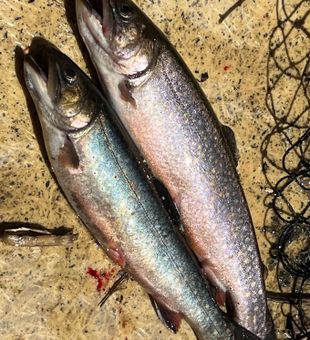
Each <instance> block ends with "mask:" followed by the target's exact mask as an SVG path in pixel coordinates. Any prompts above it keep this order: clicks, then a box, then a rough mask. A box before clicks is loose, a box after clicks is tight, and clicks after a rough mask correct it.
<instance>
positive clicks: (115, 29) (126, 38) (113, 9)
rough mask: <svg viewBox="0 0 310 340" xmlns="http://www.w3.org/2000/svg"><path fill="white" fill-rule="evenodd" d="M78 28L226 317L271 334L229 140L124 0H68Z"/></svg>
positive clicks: (180, 66)
mask: <svg viewBox="0 0 310 340" xmlns="http://www.w3.org/2000/svg"><path fill="white" fill-rule="evenodd" d="M76 12H77V20H78V27H79V31H80V34H81V36H82V38H83V40H84V42H85V44H86V46H87V48H88V51H89V53H90V56H91V58H92V60H93V63H94V65H95V67H96V69H97V73H98V75H99V78H100V80H101V82H102V84H103V86H104V87H106V88H107V89H108V92H109V94H108V95H109V100H110V101H111V103H112V104H113V106H114V108H115V111H116V113H117V115H118V117H119V120H120V121H121V124H122V125H123V126H124V127H125V129H126V130H127V132H128V133H129V134H130V137H131V139H132V140H133V141H134V143H135V144H136V146H137V147H138V149H139V151H140V152H141V154H142V155H143V156H144V158H145V160H146V162H147V164H148V166H149V168H150V169H151V171H152V172H153V174H154V175H155V177H156V178H157V179H158V180H159V181H160V182H162V184H163V185H164V186H165V187H166V189H167V190H168V191H169V193H170V196H171V198H172V200H173V201H174V202H175V204H176V206H177V209H178V211H179V214H180V217H181V222H182V225H183V228H184V234H185V237H186V240H187V242H188V244H189V246H190V247H191V249H192V250H193V251H194V253H195V254H196V256H197V258H198V260H199V261H200V264H201V266H202V270H203V272H204V274H205V276H206V277H207V278H208V280H209V281H210V282H211V283H212V285H213V286H214V287H215V288H216V294H215V296H216V297H217V300H218V301H220V300H225V301H226V308H227V310H229V311H230V312H231V314H232V315H233V317H234V319H235V320H236V321H237V322H238V323H240V324H241V325H243V326H244V327H245V328H247V329H249V330H250V331H251V332H253V333H255V334H256V335H258V336H259V337H261V338H266V339H269V338H271V339H272V338H274V333H273V325H272V321H271V319H270V315H269V312H268V307H267V303H266V296H265V288H264V281H263V275H262V266H261V260H260V256H259V251H258V246H257V242H256V238H255V234H254V230H253V225H252V221H251V216H250V213H249V210H248V206H247V203H246V200H245V197H244V194H243V191H242V188H241V186H240V183H239V178H238V175H237V172H236V169H235V161H234V155H233V153H234V151H233V150H232V149H233V147H232V146H233V145H234V144H235V143H234V138H233V134H232V131H231V130H229V128H227V127H224V126H222V125H221V124H220V123H219V121H218V119H217V117H216V115H215V114H214V112H213V110H212V108H211V106H210V104H209V103H208V101H207V99H206V97H205V95H204V94H203V92H202V90H201V89H200V88H199V86H198V85H197V84H196V81H195V79H194V77H193V76H192V74H191V73H190V71H189V70H188V68H187V67H186V65H185V64H184V62H183V61H182V60H181V58H180V56H179V55H178V54H177V52H176V51H175V50H174V48H173V47H172V46H171V44H170V43H169V42H168V41H167V39H166V38H165V37H164V36H163V34H162V33H161V32H160V31H159V29H158V28H157V27H156V26H155V25H154V24H153V23H152V22H151V21H150V19H148V18H147V17H146V16H145V14H144V13H142V11H141V10H139V8H138V7H137V6H136V5H134V3H133V2H132V1H127V0H125V1H120V0H110V1H108V0H103V1H89V2H88V1H86V0H76Z"/></svg>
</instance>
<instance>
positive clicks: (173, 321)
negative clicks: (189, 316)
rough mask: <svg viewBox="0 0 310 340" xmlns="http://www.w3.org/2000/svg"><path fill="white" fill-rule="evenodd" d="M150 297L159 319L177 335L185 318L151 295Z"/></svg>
mask: <svg viewBox="0 0 310 340" xmlns="http://www.w3.org/2000/svg"><path fill="white" fill-rule="evenodd" d="M149 296H150V300H151V302H152V305H153V307H154V309H155V312H156V314H157V316H158V318H159V319H160V320H161V321H162V322H163V323H164V324H165V326H166V327H167V328H169V329H171V330H172V331H173V332H174V333H177V331H178V330H179V328H180V324H181V320H182V318H183V316H182V315H181V314H180V313H177V312H174V311H172V310H170V309H169V308H167V307H166V306H164V305H163V304H161V303H160V302H158V301H156V300H155V298H154V297H152V296H151V295H149Z"/></svg>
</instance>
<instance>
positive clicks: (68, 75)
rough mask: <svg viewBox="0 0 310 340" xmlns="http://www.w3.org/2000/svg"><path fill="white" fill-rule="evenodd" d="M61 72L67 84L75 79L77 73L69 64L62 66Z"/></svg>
mask: <svg viewBox="0 0 310 340" xmlns="http://www.w3.org/2000/svg"><path fill="white" fill-rule="evenodd" d="M63 74H64V77H65V79H66V81H67V82H68V83H69V84H73V83H74V82H75V81H76V78H77V75H76V72H75V70H74V69H73V68H72V67H71V66H69V65H66V67H65V68H64V71H63Z"/></svg>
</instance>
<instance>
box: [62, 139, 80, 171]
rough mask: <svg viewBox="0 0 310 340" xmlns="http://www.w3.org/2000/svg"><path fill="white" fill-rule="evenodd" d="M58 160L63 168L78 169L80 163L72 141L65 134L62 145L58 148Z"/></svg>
mask: <svg viewBox="0 0 310 340" xmlns="http://www.w3.org/2000/svg"><path fill="white" fill-rule="evenodd" d="M58 161H59V163H61V165H62V166H63V167H64V168H72V169H78V168H79V165H80V159H79V156H78V154H77V152H76V150H75V147H74V145H73V143H72V142H71V140H70V138H69V137H68V136H67V138H66V140H65V142H64V145H63V147H62V148H60V150H59V155H58Z"/></svg>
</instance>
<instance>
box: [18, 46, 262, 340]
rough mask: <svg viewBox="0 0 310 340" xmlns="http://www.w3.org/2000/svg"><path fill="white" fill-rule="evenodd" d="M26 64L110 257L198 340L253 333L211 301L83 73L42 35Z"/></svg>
mask: <svg viewBox="0 0 310 340" xmlns="http://www.w3.org/2000/svg"><path fill="white" fill-rule="evenodd" d="M23 64H24V79H25V83H26V87H27V89H28V91H29V93H30V95H31V97H32V99H33V102H34V104H35V107H36V110H37V112H38V116H39V120H40V123H41V127H42V132H43V139H44V143H45V147H46V150H47V154H48V158H49V161H50V164H51V168H52V170H53V172H54V174H55V175H56V178H57V180H58V183H59V185H60V187H61V188H62V190H63V192H64V194H65V196H66V197H67V199H68V201H69V202H70V204H71V205H72V207H73V208H74V210H75V211H76V213H77V214H78V216H79V217H80V218H81V220H82V221H83V222H84V224H85V225H86V227H87V228H88V230H89V231H90V233H91V234H92V235H93V236H94V238H95V239H96V240H97V242H98V243H99V244H100V245H101V247H102V248H103V249H104V251H105V252H106V254H107V255H108V256H109V257H110V259H112V261H114V263H116V264H118V265H119V266H120V267H121V268H122V270H123V271H124V272H126V273H128V274H129V275H131V276H132V277H133V278H134V279H135V280H136V281H137V282H138V283H139V284H140V285H141V286H142V287H143V288H144V289H145V290H146V292H147V293H148V294H149V295H150V296H151V298H152V301H153V302H154V305H155V306H156V311H157V313H158V315H159V317H160V318H161V319H162V321H165V323H166V325H168V326H169V327H170V328H171V329H172V330H173V331H177V329H178V327H179V323H180V320H181V319H185V320H186V321H187V322H188V324H189V325H190V326H191V327H192V329H193V331H194V332H195V334H196V335H197V337H198V339H202V340H203V339H243V338H244V339H248V338H249V339H251V338H253V339H256V337H254V336H253V337H252V335H251V334H249V333H248V332H247V331H246V330H244V329H242V328H241V327H240V326H238V325H236V324H234V323H233V322H232V321H230V320H229V319H228V318H227V317H226V316H225V315H224V314H223V313H222V311H221V310H220V309H219V308H218V307H217V305H216V304H215V302H214V301H213V299H212V297H211V295H210V292H209V288H208V286H207V284H206V282H205V280H204V279H203V277H202V276H201V275H200V271H199V268H198V266H197V265H196V264H195V261H194V259H193V258H192V256H191V255H190V253H189V251H188V248H187V246H186V244H185V242H184V241H183V240H182V238H180V237H179V235H178V233H177V231H176V230H175V229H174V228H173V226H172V225H171V222H170V219H169V216H168V215H167V213H166V212H165V210H164V209H163V207H162V205H161V203H160V200H159V199H157V197H156V195H155V194H154V193H153V191H152V190H151V189H150V187H149V185H148V183H147V181H146V180H145V178H144V175H143V173H142V172H141V171H140V168H139V166H138V164H137V163H136V161H135V158H134V156H133V155H132V154H131V153H130V152H129V150H128V147H127V144H126V143H125V142H124V141H123V140H122V138H121V137H120V135H119V132H118V130H117V129H116V128H115V126H114V124H113V122H112V121H111V120H110V118H109V117H110V115H111V110H112V108H111V107H110V105H109V103H108V102H107V100H106V98H105V97H104V96H103V95H102V94H101V93H100V92H99V90H98V89H97V88H96V87H95V86H94V85H93V83H92V82H91V80H90V79H89V78H88V77H87V76H86V74H85V73H83V71H82V70H81V69H80V68H79V67H78V66H77V65H76V64H74V62H73V61H71V60H70V59H69V58H68V57H67V56H66V55H64V54H63V53H62V52H60V51H59V50H58V49H57V48H56V47H54V46H53V45H51V44H50V43H48V42H46V41H45V40H39V41H38V42H37V43H36V44H35V43H34V42H33V44H32V45H31V46H30V48H28V49H26V50H25V56H24V61H23Z"/></svg>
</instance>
